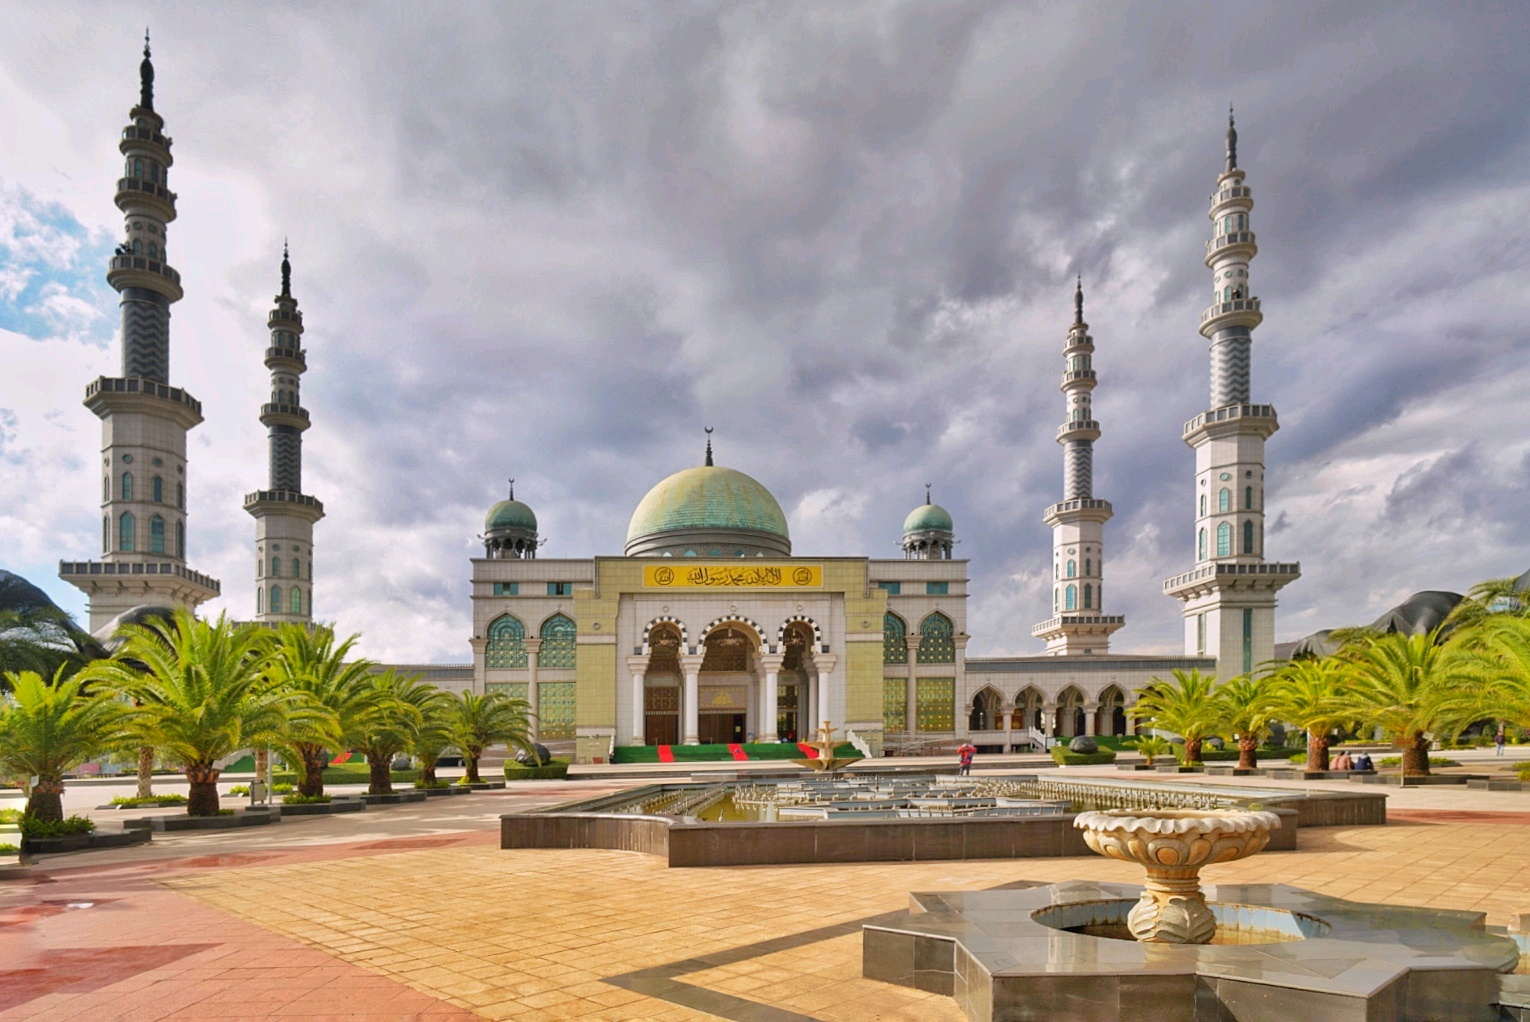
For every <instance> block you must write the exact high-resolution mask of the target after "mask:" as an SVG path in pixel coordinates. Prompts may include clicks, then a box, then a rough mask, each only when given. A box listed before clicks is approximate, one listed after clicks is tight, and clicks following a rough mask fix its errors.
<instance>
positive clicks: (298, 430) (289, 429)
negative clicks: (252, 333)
mask: <svg viewBox="0 0 1530 1022" xmlns="http://www.w3.org/2000/svg"><path fill="white" fill-rule="evenodd" d="M297 304H298V303H297V299H296V298H293V297H292V263H291V261H290V260H289V258H288V254H287V246H286V245H283V246H282V290H281V294H279V295H277V296H276V307H275V308H274V309H272V310H271V314H270V316H268V317H267V318H266V325H267V327H269V328H270V330H271V346H270V347H269V348H267V349H266V368H267V369H269V370H271V401H270V403H268V404H265V405H262V406H261V409H260V421H261V422H262V423H264V424H265V426H266V429H267V430H268V433H267V438H268V442H269V445H270V459H269V461H270V473H269V476H270V488H271V489H272V490H286V491H288V492H290V493H302V492H303V431H304V430H305V429H307V428H308V426H309V420H308V410H307V409H306V408H304V407H303V401H302V395H301V393H300V392H299V388H300V386H301V380H302V376H303V373H304V371H305V370H307V368H308V362H307V353H306V352H304V350H303V347H302V343H303V340H302V339H303V314H302V313H301V312H299V311H298V307H297Z"/></svg>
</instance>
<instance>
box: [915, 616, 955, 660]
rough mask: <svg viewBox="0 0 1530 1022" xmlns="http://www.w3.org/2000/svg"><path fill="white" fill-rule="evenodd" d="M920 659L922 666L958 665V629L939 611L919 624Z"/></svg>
mask: <svg viewBox="0 0 1530 1022" xmlns="http://www.w3.org/2000/svg"><path fill="white" fill-rule="evenodd" d="M918 659H919V662H920V663H921V664H954V663H956V627H955V626H954V625H953V624H951V619H950V618H948V617H946V616H945V615H944V614H942V613H941V612H940V611H938V610H937V611H935V612H934V613H932V614H929V615H927V616H926V617H925V619H924V620H923V621H921V622H919V657H918Z"/></svg>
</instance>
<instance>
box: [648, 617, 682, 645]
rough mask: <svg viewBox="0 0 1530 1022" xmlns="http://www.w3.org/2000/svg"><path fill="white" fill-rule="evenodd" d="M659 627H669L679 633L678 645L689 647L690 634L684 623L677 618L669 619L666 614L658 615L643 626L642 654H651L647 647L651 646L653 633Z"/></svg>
mask: <svg viewBox="0 0 1530 1022" xmlns="http://www.w3.org/2000/svg"><path fill="white" fill-rule="evenodd" d="M661 625H669V626H670V627H671V629H672V630H674V631H676V632H679V633H680V645H682V646H689V645H690V644H691V636H690V632H689V631H688V630H687V629H686V627H685V622H684V621H681V620H680V619H679V618H677V617H670V616H669V615H668V614H660V615H659V616H658V617H656V618H653V619H652V620H650V621H649V622H648V623H647V624H646V625H644V626H643V652H644V653H649V652H651V650H650V649H649V647H650V646H652V645H653V633H654V631H655V629H657V628H659V626H661Z"/></svg>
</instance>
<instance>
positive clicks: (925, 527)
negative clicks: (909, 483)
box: [903, 504, 955, 536]
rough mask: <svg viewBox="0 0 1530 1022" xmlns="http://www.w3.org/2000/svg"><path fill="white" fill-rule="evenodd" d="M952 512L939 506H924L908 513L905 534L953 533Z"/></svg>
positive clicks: (904, 520) (905, 520)
mask: <svg viewBox="0 0 1530 1022" xmlns="http://www.w3.org/2000/svg"><path fill="white" fill-rule="evenodd" d="M953 531H955V529H954V528H953V525H952V522H951V512H949V511H947V510H946V509H945V508H943V507H941V506H940V505H939V504H924V505H921V506H920V507H916V508H914V510H912V511H910V512H909V513H908V517H907V518H905V519H903V534H904V535H905V536H906V535H908V534H909V533H911V532H953Z"/></svg>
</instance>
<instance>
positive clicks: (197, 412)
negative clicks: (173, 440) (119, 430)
mask: <svg viewBox="0 0 1530 1022" xmlns="http://www.w3.org/2000/svg"><path fill="white" fill-rule="evenodd" d="M158 402H165V404H159V403H158ZM85 407H86V408H89V409H90V410H91V411H92V412H94V413H96V415H98V416H100V417H101V418H105V417H106V416H107V415H110V414H112V413H113V412H121V411H129V410H135V411H149V410H151V409H152V410H154V411H157V412H158V413H159V414H162V415H163V414H167V413H168V414H169V416H170V417H171V418H174V419H175V420H177V421H178V422H179V423H180V425H181V427H182V428H183V429H190V428H192V427H193V426H195V425H197V424H198V423H200V422H201V421H202V402H200V401H198V400H197V399H196V398H194V397H192V396H191V395H190V394H188V393H186V392H185V391H184V390H182V389H181V388H180V387H172V386H170V385H169V384H168V383H160V382H159V381H157V380H146V379H144V378H143V377H140V376H128V377H116V376H100V377H97V378H96V379H95V380H92V381H91V382H90V383H89V384H88V385H87V386H86V387H85Z"/></svg>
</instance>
